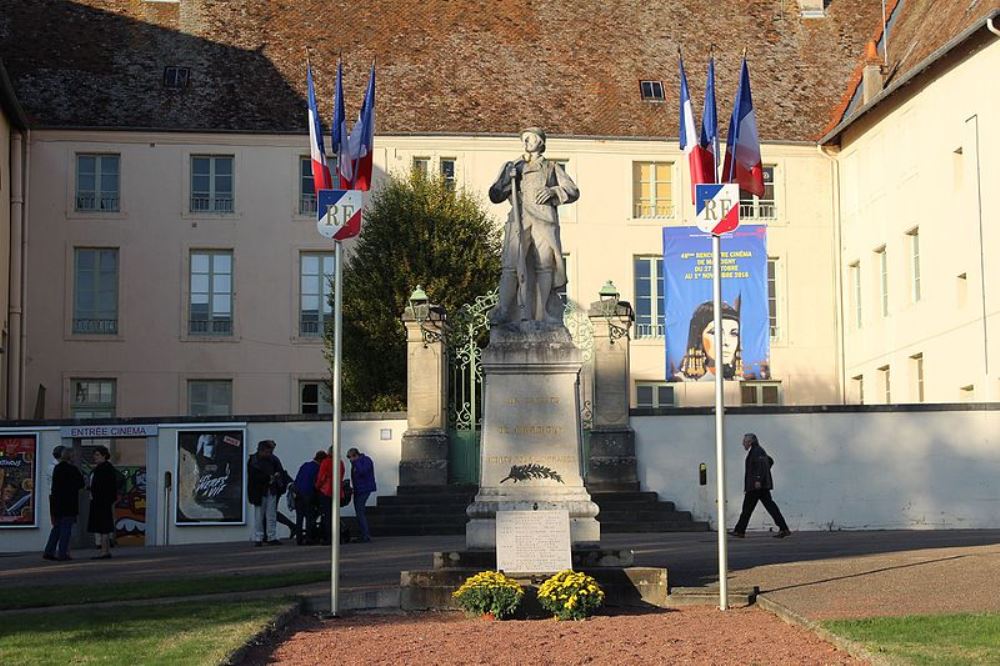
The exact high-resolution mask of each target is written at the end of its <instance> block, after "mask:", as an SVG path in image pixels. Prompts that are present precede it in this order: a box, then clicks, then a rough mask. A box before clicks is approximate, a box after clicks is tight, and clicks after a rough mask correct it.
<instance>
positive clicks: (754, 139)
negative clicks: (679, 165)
mask: <svg viewBox="0 0 1000 666" xmlns="http://www.w3.org/2000/svg"><path fill="white" fill-rule="evenodd" d="M722 173H723V175H724V179H725V182H727V183H738V184H739V186H740V189H741V190H746V191H748V192H752V193H754V194H756V195H757V196H763V195H764V169H763V165H762V164H761V160H760V136H759V135H758V134H757V117H756V116H755V115H754V111H753V98H752V97H751V96H750V69H749V68H748V67H747V59H746V57H744V58H743V66H742V68H741V69H740V87H739V89H738V90H737V91H736V102H735V103H734V104H733V117H732V119H730V121H729V134H728V135H727V137H726V162H725V164H724V165H723V166H722Z"/></svg>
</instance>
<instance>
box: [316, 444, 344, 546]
mask: <svg viewBox="0 0 1000 666" xmlns="http://www.w3.org/2000/svg"><path fill="white" fill-rule="evenodd" d="M329 451H330V455H328V456H327V457H326V458H324V459H323V462H321V463H320V464H319V473H317V474H316V491H317V492H318V493H319V495H320V497H319V505H320V516H321V517H320V530H321V531H322V533H323V543H324V544H326V545H330V534H331V530H332V527H333V523H332V518H333V447H332V446H331V447H330V450H329ZM338 462H339V463H340V469H339V472H340V474H339V475H338V479H337V481H338V483H337V487H338V488H340V493H339V495H340V497H339V501H343V499H344V461H343V460H341V461H338Z"/></svg>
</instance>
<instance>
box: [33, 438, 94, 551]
mask: <svg viewBox="0 0 1000 666" xmlns="http://www.w3.org/2000/svg"><path fill="white" fill-rule="evenodd" d="M72 459H73V449H72V448H70V447H68V446H67V447H64V448H63V450H62V451H61V453H60V456H59V462H58V463H57V464H56V466H55V468H54V469H53V470H52V494H51V495H49V506H50V509H51V510H50V513H51V515H52V531H51V532H49V541H48V543H46V544H45V554H44V555H42V557H44V558H45V559H46V560H59V561H64V560H69V559H72V558H71V557H70V556H69V539H70V536H72V534H73V523H75V522H76V517H77V516H78V515H79V514H80V491H81V490H83V486H84V481H83V474H81V473H80V470H79V469H77V468H76V466H75V465H74V464H73V463H72V462H70V461H71V460H72ZM57 546H58V550H57Z"/></svg>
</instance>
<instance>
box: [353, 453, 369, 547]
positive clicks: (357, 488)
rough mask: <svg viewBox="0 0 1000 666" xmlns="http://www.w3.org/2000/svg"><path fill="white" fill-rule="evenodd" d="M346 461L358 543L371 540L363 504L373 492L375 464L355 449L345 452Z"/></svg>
mask: <svg viewBox="0 0 1000 666" xmlns="http://www.w3.org/2000/svg"><path fill="white" fill-rule="evenodd" d="M347 459H348V460H350V461H351V485H352V486H354V515H356V516H357V517H358V529H360V530H361V536H360V537H359V539H358V540H359V541H362V542H368V541H371V540H372V537H371V534H369V533H368V518H367V516H365V504H366V503H367V502H368V496H369V495H371V494H372V493H373V492H375V490H376V488H375V463H373V462H372V459H371V458H369V457H368V456H366V455H365V454H363V453H361V452H360V451H358V450H357V449H355V448H351V449H348V450H347Z"/></svg>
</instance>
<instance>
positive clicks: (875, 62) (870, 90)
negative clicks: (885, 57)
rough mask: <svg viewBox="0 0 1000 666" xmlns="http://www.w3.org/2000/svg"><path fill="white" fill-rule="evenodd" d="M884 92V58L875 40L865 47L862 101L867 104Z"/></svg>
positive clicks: (862, 72)
mask: <svg viewBox="0 0 1000 666" xmlns="http://www.w3.org/2000/svg"><path fill="white" fill-rule="evenodd" d="M880 92H882V59H881V58H880V57H879V55H878V47H876V46H875V40H871V41H869V42H868V45H867V46H866V47H865V67H864V69H863V70H861V103H862V104H867V103H868V102H870V101H872V100H873V99H875V97H877V96H878V94H879V93H880Z"/></svg>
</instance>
